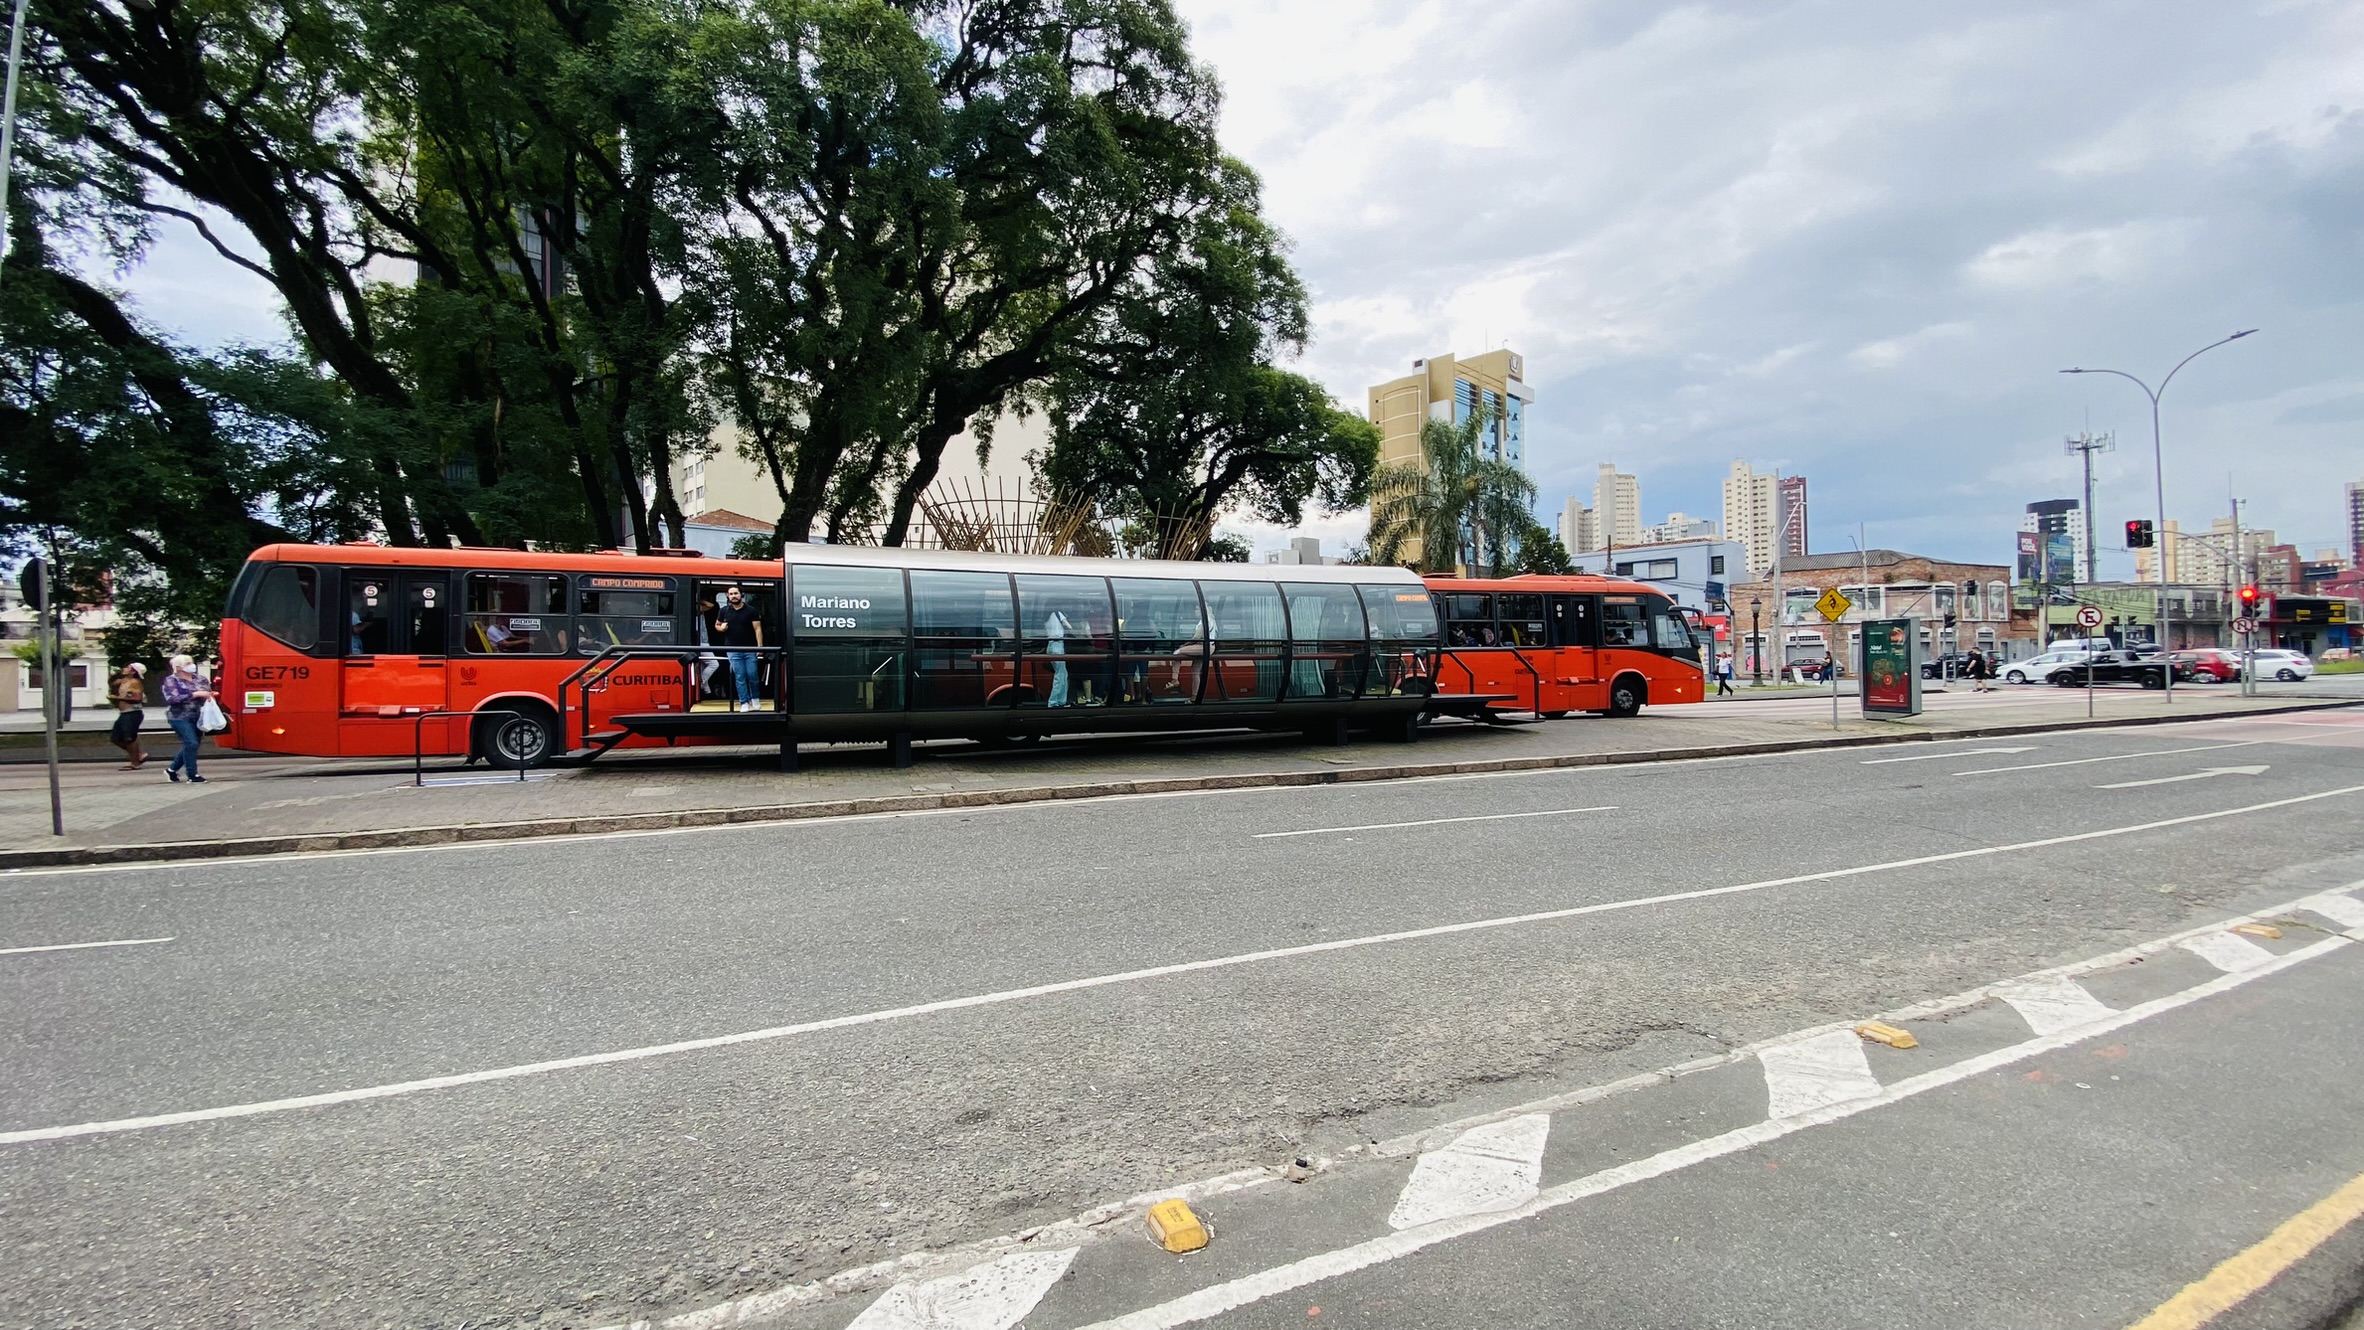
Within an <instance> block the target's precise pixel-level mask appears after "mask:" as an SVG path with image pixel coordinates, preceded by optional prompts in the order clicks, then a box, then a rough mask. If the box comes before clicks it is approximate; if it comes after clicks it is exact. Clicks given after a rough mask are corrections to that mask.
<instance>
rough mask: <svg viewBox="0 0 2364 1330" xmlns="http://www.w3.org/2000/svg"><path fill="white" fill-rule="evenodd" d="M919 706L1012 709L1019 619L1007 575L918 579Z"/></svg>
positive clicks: (914, 683) (914, 607)
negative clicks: (997, 707)
mask: <svg viewBox="0 0 2364 1330" xmlns="http://www.w3.org/2000/svg"><path fill="white" fill-rule="evenodd" d="M911 658H912V663H911V706H912V709H913V710H915V711H943V710H952V709H958V708H963V707H984V706H1007V705H1008V704H1009V702H1010V700H1011V692H1010V686H1011V685H1012V684H1013V683H1015V682H1016V681H1017V661H1018V612H1017V609H1016V607H1015V605H1014V604H1013V603H1012V601H1011V599H1010V579H1009V577H1008V576H1007V575H1006V574H1003V573H944V572H923V571H919V570H914V571H913V572H912V574H911Z"/></svg>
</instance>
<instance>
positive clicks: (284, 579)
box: [239, 563, 320, 651]
mask: <svg viewBox="0 0 2364 1330" xmlns="http://www.w3.org/2000/svg"><path fill="white" fill-rule="evenodd" d="M239 608H240V610H241V611H242V613H241V614H240V616H239V617H240V618H241V619H243V620H244V621H245V623H246V625H247V626H248V627H250V628H253V629H254V630H255V631H257V632H260V633H263V634H264V635H266V636H268V637H270V638H272V639H273V640H274V641H277V642H279V643H281V644H283V645H286V646H291V647H294V648H295V649H296V650H298V651H310V650H311V649H312V648H313V647H315V646H318V645H319V643H320V570H319V569H317V568H310V567H306V566H304V565H302V564H294V563H275V564H272V565H270V566H269V567H267V568H265V569H263V571H262V573H261V574H260V575H259V576H258V577H256V579H255V581H254V584H253V587H252V588H251V589H250V590H249V591H248V593H247V596H246V603H245V604H244V605H242V606H240V607H239Z"/></svg>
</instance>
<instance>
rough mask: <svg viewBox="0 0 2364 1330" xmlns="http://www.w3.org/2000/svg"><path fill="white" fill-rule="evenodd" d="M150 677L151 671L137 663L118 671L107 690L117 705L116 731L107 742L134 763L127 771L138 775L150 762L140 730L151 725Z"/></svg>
mask: <svg viewBox="0 0 2364 1330" xmlns="http://www.w3.org/2000/svg"><path fill="white" fill-rule="evenodd" d="M147 677H148V667H147V666H145V665H142V664H140V663H139V662H138V661H136V660H135V661H133V662H132V663H130V664H129V665H126V666H124V667H123V668H122V669H120V670H118V671H116V673H115V678H114V681H113V682H112V684H111V685H110V686H109V687H108V689H107V699H108V700H109V701H111V702H113V703H114V704H115V727H114V728H113V729H111V730H109V731H107V742H109V743H111V744H113V745H115V746H116V747H117V748H120V749H122V750H123V755H124V756H125V757H127V758H130V759H131V761H130V762H129V763H128V764H127V765H125V766H124V768H123V769H124V770H125V771H137V770H139V769H140V768H141V767H143V766H145V765H147V761H148V750H147V749H145V748H142V747H140V726H142V725H145V724H147V723H148V712H147V706H148V684H147Z"/></svg>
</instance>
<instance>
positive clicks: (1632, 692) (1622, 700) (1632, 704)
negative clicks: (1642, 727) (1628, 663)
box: [1609, 674, 1650, 716]
mask: <svg viewBox="0 0 2364 1330" xmlns="http://www.w3.org/2000/svg"><path fill="white" fill-rule="evenodd" d="M1649 700H1650V695H1649V692H1648V690H1647V688H1646V686H1645V685H1644V684H1643V683H1642V681H1641V679H1640V678H1638V677H1636V676H1634V675H1631V674H1621V675H1619V676H1617V682H1615V683H1613V684H1610V685H1609V714H1610V715H1612V716H1638V715H1640V714H1642V703H1644V702H1647V701H1649Z"/></svg>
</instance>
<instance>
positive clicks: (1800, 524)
mask: <svg viewBox="0 0 2364 1330" xmlns="http://www.w3.org/2000/svg"><path fill="white" fill-rule="evenodd" d="M1779 520H1780V523H1781V557H1783V558H1785V559H1803V558H1805V557H1806V548H1807V547H1806V478H1805V477H1804V476H1783V477H1782V478H1781V509H1780V513H1779Z"/></svg>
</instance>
